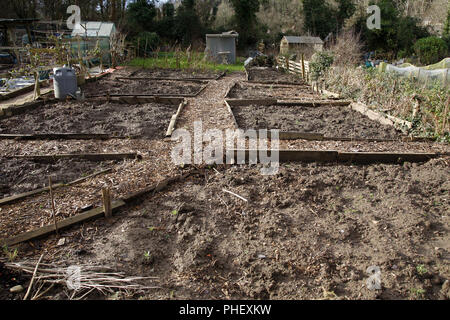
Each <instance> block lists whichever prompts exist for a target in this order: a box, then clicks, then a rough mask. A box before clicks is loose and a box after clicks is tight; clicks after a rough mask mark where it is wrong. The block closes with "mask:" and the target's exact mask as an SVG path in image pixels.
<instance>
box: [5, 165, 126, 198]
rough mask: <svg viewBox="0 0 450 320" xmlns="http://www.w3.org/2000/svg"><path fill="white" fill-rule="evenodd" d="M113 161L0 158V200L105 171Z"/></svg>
mask: <svg viewBox="0 0 450 320" xmlns="http://www.w3.org/2000/svg"><path fill="white" fill-rule="evenodd" d="M117 163H118V162H117V161H100V162H99V161H87V160H76V159H67V160H58V161H56V162H53V163H48V162H42V161H33V160H27V159H7V158H0V177H1V178H0V198H6V197H9V196H12V195H16V194H19V193H24V192H28V191H32V190H36V189H39V188H43V187H46V186H48V176H51V177H52V182H53V183H54V184H59V183H69V182H71V181H74V180H76V179H78V178H82V177H84V176H87V175H90V174H93V173H96V172H99V171H102V170H105V169H107V168H110V167H111V166H113V165H115V164H117Z"/></svg>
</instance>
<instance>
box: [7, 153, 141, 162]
mask: <svg viewBox="0 0 450 320" xmlns="http://www.w3.org/2000/svg"><path fill="white" fill-rule="evenodd" d="M4 158H7V159H26V160H32V161H50V162H53V161H58V160H59V159H83V160H89V161H108V160H123V159H139V158H141V156H139V155H138V154H137V153H135V152H130V153H86V154H55V155H14V156H6V157H4Z"/></svg>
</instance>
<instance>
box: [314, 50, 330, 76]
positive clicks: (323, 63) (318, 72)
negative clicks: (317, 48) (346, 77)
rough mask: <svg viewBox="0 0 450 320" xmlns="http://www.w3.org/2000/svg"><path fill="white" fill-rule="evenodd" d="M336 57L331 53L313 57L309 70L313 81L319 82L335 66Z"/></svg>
mask: <svg viewBox="0 0 450 320" xmlns="http://www.w3.org/2000/svg"><path fill="white" fill-rule="evenodd" d="M333 61H334V57H333V55H332V54H331V53H330V52H326V51H324V52H317V53H315V54H314V55H313V57H312V59H311V62H310V63H309V68H310V72H311V77H312V79H313V80H318V79H319V78H320V77H323V76H324V75H325V72H326V71H327V70H328V69H329V68H330V67H331V65H332V64H333Z"/></svg>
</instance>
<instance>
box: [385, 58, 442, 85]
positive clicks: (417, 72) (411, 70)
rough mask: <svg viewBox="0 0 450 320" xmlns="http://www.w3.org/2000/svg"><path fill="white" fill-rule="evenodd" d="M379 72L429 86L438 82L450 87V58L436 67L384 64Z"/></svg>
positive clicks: (435, 65)
mask: <svg viewBox="0 0 450 320" xmlns="http://www.w3.org/2000/svg"><path fill="white" fill-rule="evenodd" d="M378 70H379V71H380V72H391V73H395V74H398V75H399V76H402V77H406V78H410V79H416V80H418V81H420V82H424V83H427V84H429V85H432V84H433V83H436V82H437V83H440V84H442V85H443V86H446V87H449V86H450V58H446V59H444V60H442V61H441V62H439V63H436V64H434V65H430V66H427V67H420V68H419V67H415V66H413V65H411V64H403V65H401V66H398V67H396V66H393V65H392V64H387V63H384V62H382V63H381V64H380V66H379V67H378Z"/></svg>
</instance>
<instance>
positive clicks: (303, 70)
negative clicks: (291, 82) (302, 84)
mask: <svg viewBox="0 0 450 320" xmlns="http://www.w3.org/2000/svg"><path fill="white" fill-rule="evenodd" d="M302 73H303V80H306V74H305V54H303V53H302Z"/></svg>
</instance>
